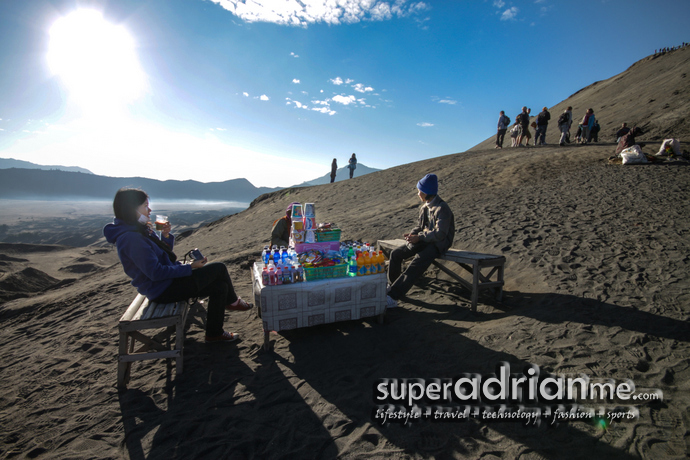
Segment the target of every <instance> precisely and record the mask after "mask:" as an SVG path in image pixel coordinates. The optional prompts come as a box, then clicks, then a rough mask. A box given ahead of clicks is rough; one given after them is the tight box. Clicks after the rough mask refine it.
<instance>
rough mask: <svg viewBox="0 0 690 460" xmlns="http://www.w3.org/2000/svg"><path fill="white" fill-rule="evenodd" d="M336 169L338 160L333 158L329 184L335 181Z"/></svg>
mask: <svg viewBox="0 0 690 460" xmlns="http://www.w3.org/2000/svg"><path fill="white" fill-rule="evenodd" d="M337 170H338V162H337V161H336V159H335V158H333V163H331V184H332V183H333V182H335V172H336V171H337Z"/></svg>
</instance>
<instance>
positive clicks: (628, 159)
mask: <svg viewBox="0 0 690 460" xmlns="http://www.w3.org/2000/svg"><path fill="white" fill-rule="evenodd" d="M621 158H622V159H623V164H624V165H634V164H643V163H649V161H648V160H647V157H646V156H644V153H642V149H641V148H640V146H639V145H637V144H635V145H633V146H632V147H628V148H627V149H625V150H623V151H622V152H621Z"/></svg>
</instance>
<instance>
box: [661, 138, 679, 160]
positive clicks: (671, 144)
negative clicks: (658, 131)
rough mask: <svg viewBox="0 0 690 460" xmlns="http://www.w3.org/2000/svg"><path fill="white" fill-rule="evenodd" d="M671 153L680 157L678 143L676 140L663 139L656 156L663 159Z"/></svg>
mask: <svg viewBox="0 0 690 460" xmlns="http://www.w3.org/2000/svg"><path fill="white" fill-rule="evenodd" d="M671 153H672V154H673V155H678V156H680V142H678V139H664V142H662V143H661V148H659V152H658V153H657V154H656V156H658V157H663V156H667V155H670V154H671Z"/></svg>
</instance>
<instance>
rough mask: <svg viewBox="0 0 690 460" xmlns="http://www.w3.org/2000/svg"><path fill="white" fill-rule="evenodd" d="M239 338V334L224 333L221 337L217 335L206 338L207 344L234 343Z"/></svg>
mask: <svg viewBox="0 0 690 460" xmlns="http://www.w3.org/2000/svg"><path fill="white" fill-rule="evenodd" d="M239 337H240V336H239V334H237V333H236V332H226V331H223V333H222V334H221V335H216V336H213V337H209V336H206V342H207V343H209V342H234V341H235V340H237V339H238V338H239Z"/></svg>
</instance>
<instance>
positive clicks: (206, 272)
mask: <svg viewBox="0 0 690 460" xmlns="http://www.w3.org/2000/svg"><path fill="white" fill-rule="evenodd" d="M113 211H114V213H115V219H114V221H113V223H111V224H108V225H106V226H105V228H104V229H103V234H104V235H105V238H106V240H107V241H108V242H109V243H112V244H115V245H116V246H117V255H118V257H119V258H120V262H121V263H122V268H123V269H124V271H125V273H126V274H127V275H128V276H129V277H130V278H132V285H133V286H134V287H135V288H137V291H138V292H139V293H140V294H142V295H145V296H146V297H148V298H149V300H150V301H152V302H158V303H169V302H177V301H181V300H187V299H190V298H195V297H207V296H208V298H209V301H208V316H207V320H206V342H233V341H235V340H237V338H238V334H236V333H234V332H225V331H224V330H223V320H224V316H225V310H236V311H246V310H249V309H251V308H252V305H251V304H248V303H247V302H245V301H244V300H242V298H240V297H239V296H238V295H237V294H236V293H235V290H234V288H233V286H232V281H231V280H230V275H229V274H228V269H227V267H226V266H225V264H223V263H211V264H208V263H207V262H208V260H207V259H206V258H205V257H204V258H203V259H200V260H194V261H193V262H192V263H191V264H183V263H181V262H179V261H178V260H177V256H176V255H175V253H174V252H173V250H172V249H173V247H174V244H175V236H174V235H173V234H171V233H170V230H171V227H170V222H167V219H166V221H165V222H162V221H161V222H157V225H159V226H160V232H161V235H160V238H159V237H158V235H157V234H156V233H155V232H153V230H152V229H151V228H150V226H149V225H150V221H149V217H150V215H151V209H150V208H149V197H148V195H147V194H146V192H144V191H143V190H139V189H128V188H123V189H120V190H118V191H117V193H116V194H115V199H114V200H113ZM156 220H157V221H158V219H156Z"/></svg>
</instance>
